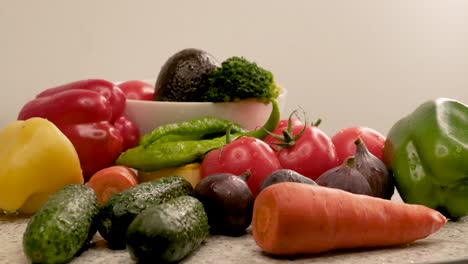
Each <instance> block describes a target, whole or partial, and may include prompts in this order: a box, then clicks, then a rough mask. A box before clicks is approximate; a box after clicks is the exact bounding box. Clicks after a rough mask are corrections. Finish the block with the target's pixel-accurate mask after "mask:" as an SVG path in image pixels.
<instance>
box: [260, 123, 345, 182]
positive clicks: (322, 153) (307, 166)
mask: <svg viewBox="0 0 468 264" xmlns="http://www.w3.org/2000/svg"><path fill="white" fill-rule="evenodd" d="M284 129H285V128H284V127H278V128H277V129H276V130H275V131H274V132H273V133H274V134H276V135H280V136H282V134H283V132H282V131H283V130H284ZM302 130H304V132H303V134H302V135H300V136H299V137H298V138H297V139H296V140H294V142H291V143H292V144H291V145H290V146H288V147H282V148H281V149H279V150H278V151H277V152H276V154H277V157H278V160H279V161H280V164H281V166H282V168H284V169H290V170H294V171H296V172H298V173H300V174H302V175H304V176H306V177H308V178H310V179H312V180H316V179H317V178H318V177H319V176H320V175H321V174H322V173H323V172H325V171H327V170H329V169H331V168H334V167H336V166H338V165H339V163H338V157H337V155H336V151H335V146H334V145H333V143H332V141H331V139H330V138H329V137H328V135H327V134H325V132H323V131H322V130H321V129H320V128H318V127H317V126H311V125H306V126H305V128H304V125H303V124H299V125H294V126H292V129H291V132H290V134H291V135H292V136H293V137H294V136H296V135H298V133H300V132H301V131H302ZM264 141H265V142H266V143H268V144H269V145H270V146H271V147H275V148H276V146H277V144H276V143H279V142H280V141H279V140H277V139H275V138H274V137H273V136H267V137H266V138H265V139H264Z"/></svg>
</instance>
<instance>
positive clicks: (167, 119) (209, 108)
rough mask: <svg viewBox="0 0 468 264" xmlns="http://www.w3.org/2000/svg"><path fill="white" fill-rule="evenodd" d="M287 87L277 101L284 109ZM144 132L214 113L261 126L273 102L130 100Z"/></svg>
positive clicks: (251, 127) (131, 110) (129, 108)
mask: <svg viewBox="0 0 468 264" xmlns="http://www.w3.org/2000/svg"><path fill="white" fill-rule="evenodd" d="M286 96H287V91H286V90H285V89H283V91H282V93H281V94H280V95H279V96H278V99H277V102H278V107H279V110H280V112H281V113H282V112H283V111H284V107H285V105H286ZM125 112H126V114H127V115H128V117H129V118H130V119H131V120H133V121H134V122H135V123H136V125H137V126H138V128H139V130H140V134H141V135H144V134H147V133H149V132H151V131H153V130H154V129H155V128H157V127H158V126H161V125H164V124H169V123H176V122H181V121H189V120H192V119H196V118H200V117H204V116H214V117H218V118H223V119H226V120H229V121H232V122H234V123H237V124H239V125H241V126H242V127H244V128H245V129H248V130H254V129H256V128H259V127H261V126H262V125H263V124H264V123H265V122H266V120H267V119H268V117H269V116H270V113H271V103H269V104H264V103H260V102H256V101H243V102H235V103H234V102H229V103H211V102H163V101H142V100H127V106H126V110H125Z"/></svg>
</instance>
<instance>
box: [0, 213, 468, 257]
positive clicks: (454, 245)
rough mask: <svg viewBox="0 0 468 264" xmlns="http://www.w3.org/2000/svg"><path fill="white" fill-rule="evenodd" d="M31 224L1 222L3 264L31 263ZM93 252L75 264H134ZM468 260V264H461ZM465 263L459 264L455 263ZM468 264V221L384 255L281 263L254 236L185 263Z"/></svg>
mask: <svg viewBox="0 0 468 264" xmlns="http://www.w3.org/2000/svg"><path fill="white" fill-rule="evenodd" d="M28 220H29V219H26V218H20V219H15V218H6V217H0V245H1V247H0V263H1V264H7V263H8V264H9V263H12V264H23V263H29V262H28V260H27V258H26V256H25V255H24V253H23V248H22V235H23V232H24V230H25V228H26V225H27V222H28ZM93 242H94V243H93V245H92V247H91V248H89V249H88V250H86V251H85V252H83V253H82V254H81V255H80V256H78V257H76V258H75V259H74V260H73V261H72V262H71V263H72V264H80V263H86V264H92V263H96V264H97V263H99V264H101V263H115V264H124V263H134V262H133V261H132V260H131V258H130V255H129V253H128V251H127V250H115V251H114V250H110V249H108V248H107V246H106V242H105V241H104V240H103V239H102V238H101V237H100V236H99V235H96V236H95V237H94V239H93ZM462 258H466V260H460V259H462ZM454 260H459V261H456V262H450V261H454ZM438 262H444V263H468V218H464V219H461V220H460V221H457V222H450V221H449V222H448V223H447V225H446V226H444V227H443V228H442V229H441V230H440V231H438V232H436V233H435V234H433V235H431V236H429V237H428V238H425V239H422V240H418V241H416V242H414V243H411V244H408V245H403V246H398V247H391V248H379V249H364V250H363V249H361V250H345V251H337V252H333V253H326V254H320V255H313V256H304V257H300V258H284V259H276V258H272V257H269V256H267V255H265V254H264V253H262V251H261V250H260V248H259V247H257V245H256V244H255V241H254V240H253V238H252V236H251V235H250V234H246V235H244V236H242V237H235V238H234V237H223V236H213V237H211V238H209V239H208V240H206V242H205V243H204V244H203V245H202V246H201V247H200V248H199V249H198V250H196V251H195V252H193V253H192V254H191V255H189V256H188V257H187V258H186V259H185V260H184V261H182V263H189V264H198V263H200V264H201V263H204V264H218V263H219V264H224V263H226V264H230V263H252V264H263V263H273V264H275V263H277V264H282V263H330V264H332V263H349V264H354V263H360V264H361V263H381V264H383V263H438Z"/></svg>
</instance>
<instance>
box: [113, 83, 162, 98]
mask: <svg viewBox="0 0 468 264" xmlns="http://www.w3.org/2000/svg"><path fill="white" fill-rule="evenodd" d="M118 87H119V88H120V90H122V92H124V94H125V96H126V97H127V99H130V100H146V101H152V100H153V94H154V86H153V85H151V84H149V83H146V82H142V81H137V80H132V81H126V82H123V83H121V84H119V85H118Z"/></svg>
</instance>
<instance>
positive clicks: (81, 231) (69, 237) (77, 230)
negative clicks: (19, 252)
mask: <svg viewBox="0 0 468 264" xmlns="http://www.w3.org/2000/svg"><path fill="white" fill-rule="evenodd" d="M98 212H99V205H98V200H97V198H96V193H95V192H94V191H93V190H92V189H91V188H89V187H87V186H86V185H83V184H71V185H67V186H65V187H64V188H63V189H62V190H60V191H58V192H57V193H55V194H54V195H52V196H51V197H50V198H49V200H48V201H47V202H46V203H45V204H44V205H43V206H42V208H41V209H40V210H39V211H38V212H36V214H34V216H33V217H32V218H31V220H30V221H29V223H28V225H27V227H26V230H25V232H24V235H23V249H24V253H25V254H26V256H27V257H28V258H29V259H30V260H31V262H32V263H64V262H68V261H70V260H71V259H72V258H73V257H74V256H75V254H76V253H78V252H79V251H80V249H82V248H83V246H85V245H86V244H87V243H88V242H89V240H90V239H91V238H92V236H93V235H94V233H96V227H95V221H96V217H97V214H98Z"/></svg>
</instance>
